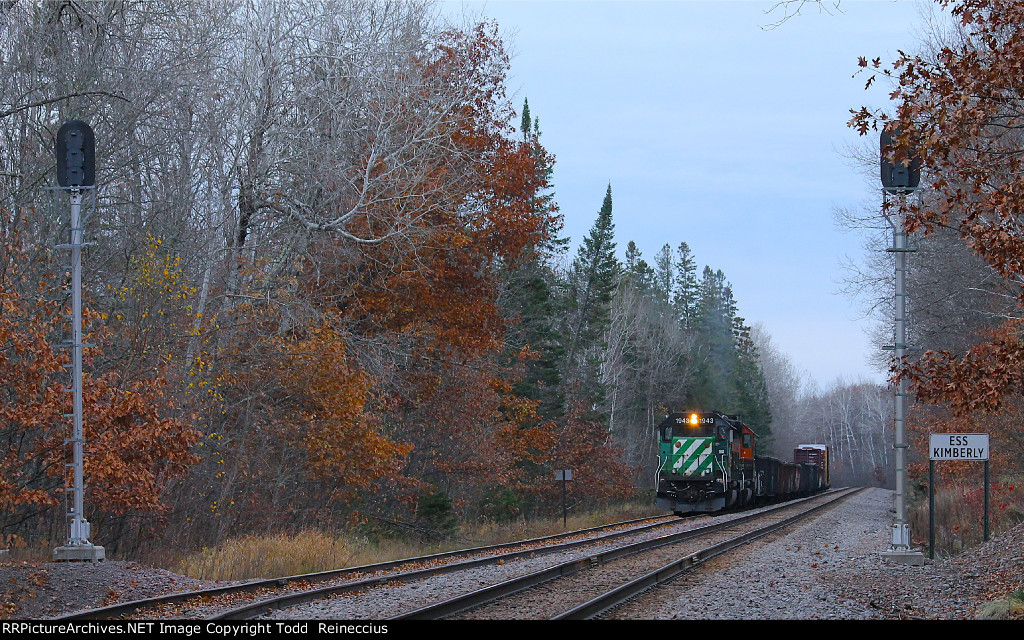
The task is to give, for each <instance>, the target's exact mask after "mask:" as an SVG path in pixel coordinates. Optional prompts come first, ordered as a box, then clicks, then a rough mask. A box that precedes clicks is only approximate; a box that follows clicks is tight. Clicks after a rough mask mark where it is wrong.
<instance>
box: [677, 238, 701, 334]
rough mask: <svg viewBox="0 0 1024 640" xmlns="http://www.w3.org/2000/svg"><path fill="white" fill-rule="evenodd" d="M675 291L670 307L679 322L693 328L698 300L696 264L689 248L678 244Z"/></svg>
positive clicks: (683, 243) (686, 245) (698, 283)
mask: <svg viewBox="0 0 1024 640" xmlns="http://www.w3.org/2000/svg"><path fill="white" fill-rule="evenodd" d="M675 277H676V281H675V291H674V294H673V296H672V306H673V307H674V309H675V312H676V317H677V318H678V319H679V322H680V323H681V324H682V325H683V326H684V327H685V328H687V329H691V328H693V324H694V319H695V318H696V317H697V309H698V304H699V300H700V282H699V281H698V280H697V263H696V262H695V261H694V259H693V253H692V252H691V251H690V246H689V245H688V244H686V243H685V242H681V243H679V248H678V249H676V262H675Z"/></svg>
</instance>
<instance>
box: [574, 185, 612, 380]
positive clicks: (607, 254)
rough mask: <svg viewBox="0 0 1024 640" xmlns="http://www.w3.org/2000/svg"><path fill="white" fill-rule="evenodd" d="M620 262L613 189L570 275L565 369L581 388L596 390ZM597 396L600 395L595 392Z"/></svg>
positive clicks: (579, 252)
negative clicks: (616, 241)
mask: <svg viewBox="0 0 1024 640" xmlns="http://www.w3.org/2000/svg"><path fill="white" fill-rule="evenodd" d="M618 273H619V262H618V259H616V257H615V225H614V223H613V222H612V186H611V184H609V185H608V190H607V192H606V193H605V196H604V202H603V203H602V205H601V210H600V211H599V212H598V214H597V220H596V221H595V222H594V226H593V227H591V229H590V233H589V234H587V236H586V237H585V238H584V239H583V244H582V245H581V246H580V248H579V250H578V251H577V254H576V258H575V259H574V260H573V263H572V267H571V269H570V271H569V279H568V280H569V281H568V285H567V288H568V305H569V307H570V313H568V314H567V326H566V329H565V334H566V335H567V336H569V355H568V360H567V367H568V368H569V377H570V379H572V380H574V381H576V382H577V383H579V384H580V386H581V387H584V388H587V389H589V391H588V392H586V393H592V392H594V391H595V390H597V388H598V385H596V383H595V380H596V375H597V368H598V366H599V361H598V359H599V354H598V352H599V351H600V346H601V345H600V341H601V336H602V334H603V333H604V331H605V330H606V329H607V328H608V324H609V309H610V304H611V299H612V295H613V294H614V292H615V286H616V281H617V277H618ZM598 395H599V392H598Z"/></svg>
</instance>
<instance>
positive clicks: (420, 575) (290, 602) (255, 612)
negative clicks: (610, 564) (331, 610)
mask: <svg viewBox="0 0 1024 640" xmlns="http://www.w3.org/2000/svg"><path fill="white" fill-rule="evenodd" d="M678 522H679V519H678V518H676V517H673V519H672V520H669V521H667V522H658V523H654V524H650V525H645V526H641V527H637V528H635V529H626V530H623V531H616V532H613V533H609V534H607V535H603V536H600V537H597V538H587V539H584V540H573V541H570V542H563V543H561V544H556V545H549V546H543V547H536V548H532V549H524V550H522V551H511V552H509V553H502V554H498V555H493V556H487V557H486V558H477V559H474V560H464V561H462V562H453V563H451V564H445V565H439V566H436V567H429V568H426V569H417V570H414V571H407V572H403V573H396V574H391V575H387V576H381V577H377V578H368V579H366V580H360V581H357V582H348V583H345V584H340V585H331V586H327V587H322V588H320V589H308V590H306V591H300V592H296V593H290V594H284V595H281V596H275V597H272V598H267V599H266V600H260V601H258V602H254V603H251V604H248V605H244V606H241V607H237V608H234V609H230V610H227V611H222V612H220V613H216V614H213V615H211V616H209V617H207V618H206V619H207V620H250V619H252V618H255V617H257V616H261V615H263V614H265V613H268V612H270V611H273V610H275V609H286V608H288V607H294V606H296V605H300V604H304V603H306V602H313V601H314V600H320V599H322V598H326V597H327V596H332V595H335V594H340V593H350V592H353V591H364V590H366V589H372V588H374V587H379V586H384V585H386V584H396V583H404V582H412V581H415V580H422V579H424V578H429V577H431V576H435V575H440V574H444V573H455V572H458V571H463V570H465V569H472V568H474V567H479V566H482V565H487V564H496V563H504V562H507V561H509V560H515V559H518V558H523V557H527V556H538V555H549V554H552V553H559V552H561V551H566V550H568V549H574V548H576V547H582V546H586V545H588V544H594V543H600V542H606V541H608V540H615V539H617V538H622V537H625V536H630V535H634V534H636V533H638V532H643V531H645V530H650V529H655V528H658V527H663V526H668V525H673V524H676V523H678ZM552 537H565V536H562V535H561V534H559V535H558V536H547V537H545V538H543V539H541V540H546V539H548V538H552ZM510 546H516V545H501V547H510Z"/></svg>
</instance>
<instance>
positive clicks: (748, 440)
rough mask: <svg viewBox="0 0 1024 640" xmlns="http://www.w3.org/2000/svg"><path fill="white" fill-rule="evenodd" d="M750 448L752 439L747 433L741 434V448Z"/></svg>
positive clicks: (752, 443) (752, 442)
mask: <svg viewBox="0 0 1024 640" xmlns="http://www.w3.org/2000/svg"><path fill="white" fill-rule="evenodd" d="M752 446H754V439H753V438H752V437H751V435H750V434H749V433H744V434H743V448H744V449H749V448H751V447H752Z"/></svg>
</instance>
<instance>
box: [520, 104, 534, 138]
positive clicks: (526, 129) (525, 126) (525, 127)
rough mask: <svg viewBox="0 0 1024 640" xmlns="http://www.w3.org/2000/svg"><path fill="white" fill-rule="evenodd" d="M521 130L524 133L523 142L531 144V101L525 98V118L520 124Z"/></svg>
mask: <svg viewBox="0 0 1024 640" xmlns="http://www.w3.org/2000/svg"><path fill="white" fill-rule="evenodd" d="M519 130H520V131H522V132H523V141H524V142H529V141H530V139H531V138H532V137H533V135H532V132H531V131H530V101H529V100H527V99H526V98H523V117H522V120H520V122H519Z"/></svg>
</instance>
